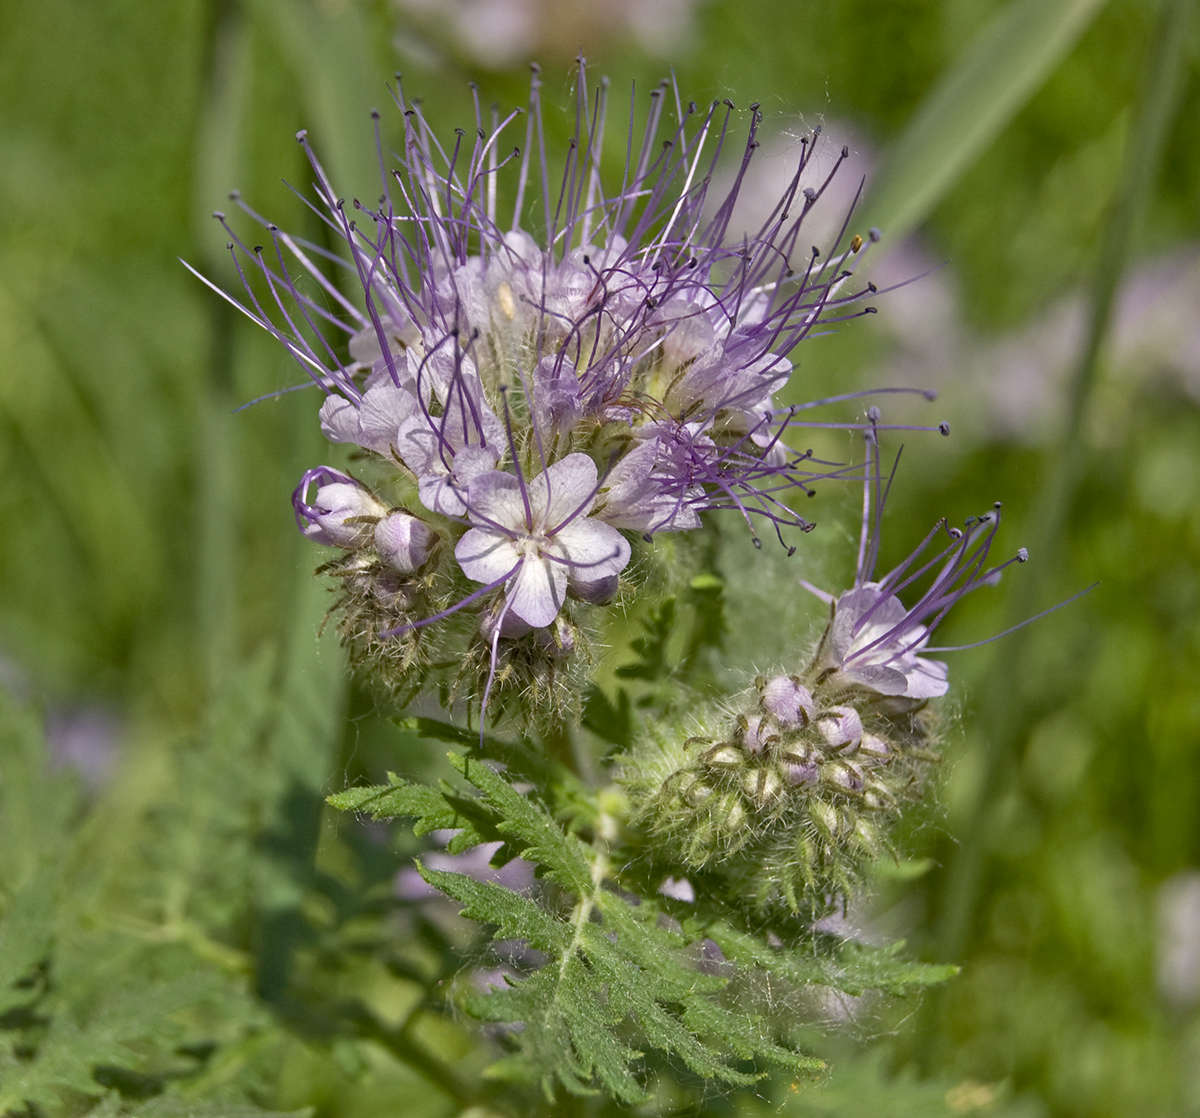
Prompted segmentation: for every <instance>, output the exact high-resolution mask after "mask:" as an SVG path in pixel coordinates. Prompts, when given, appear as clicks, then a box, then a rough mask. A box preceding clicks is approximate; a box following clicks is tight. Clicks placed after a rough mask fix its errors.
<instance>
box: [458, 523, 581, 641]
mask: <svg viewBox="0 0 1200 1118" xmlns="http://www.w3.org/2000/svg"><path fill="white" fill-rule="evenodd" d="M467 534H468V535H470V533H467ZM463 538H464V539H465V538H466V537H465V536H464V537H463ZM464 569H465V568H464ZM566 592H567V571H566V568H565V567H563V566H562V565H561V564H559V563H552V562H551V561H550V560H549V559H545V558H541V557H540V556H536V555H528V556H526V558H525V561H524V562H523V563H522V564H521V569H520V570H519V571H517V575H516V578H514V579H513V581H512V582H511V583H509V585H508V587H507V590H506V597H507V599H508V606H509V611H510V612H511V613H515V614H516V615H517V617H519V618H520V619H521V620H522V621H524V622H525V623H526V624H528V625H532V626H533V627H534V628H535V629H541V628H544V627H545V626H547V625H549V624H550V623H551V622H552V621H553V620H554V619H555V618H556V617H557V616H558V611H559V610H560V609H562V604H563V598H564V597H566Z"/></svg>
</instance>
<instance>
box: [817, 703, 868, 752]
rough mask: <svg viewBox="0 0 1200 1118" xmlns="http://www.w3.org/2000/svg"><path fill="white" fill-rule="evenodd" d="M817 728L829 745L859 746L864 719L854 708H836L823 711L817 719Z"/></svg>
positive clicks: (835, 746)
mask: <svg viewBox="0 0 1200 1118" xmlns="http://www.w3.org/2000/svg"><path fill="white" fill-rule="evenodd" d="M817 728H818V729H819V730H820V731H821V736H822V737H823V738H824V739H825V741H826V743H827V744H828V745H831V746H833V747H834V748H837V747H838V746H847V745H857V743H858V742H859V741H860V740H861V739H862V736H863V727H862V719H861V718H859V716H858V711H856V710H855V709H854V708H853V707H845V706H835V707H830V708H829V709H828V710H823V711H821V713H820V715H819V716H818V717H817Z"/></svg>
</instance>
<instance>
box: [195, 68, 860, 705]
mask: <svg viewBox="0 0 1200 1118" xmlns="http://www.w3.org/2000/svg"><path fill="white" fill-rule="evenodd" d="M672 93H673V89H672V87H670V86H668V85H664V86H663V87H660V88H659V89H657V90H655V91H654V92H653V93H652V94H651V96H650V104H649V111H648V119H647V121H646V123H645V126H644V128H643V129H642V130H641V132H640V138H635V129H634V124H633V121H634V114H635V109H636V101H635V102H634V103H632V104H631V109H630V119H629V129H628V139H627V141H626V144H625V156H624V164H623V166H622V167H620V168H617V169H616V170H619V175H618V174H614V175H611V176H609V175H602V174H601V154H602V149H603V137H604V132H605V122H606V117H607V113H608V99H607V90H606V88H605V87H604V86H601V88H599V89H598V90H596V91H595V94H594V96H592V95H590V94H589V92H588V86H587V80H586V74H585V72H584V70H583V68H582V66H581V67H580V71H579V74H578V96H577V103H576V121H575V130H574V137H573V138H572V140H571V141H570V143H569V145H568V147H567V151H566V153H565V157H564V158H563V160H562V162H561V165H560V166H559V167H558V170H557V173H556V174H555V175H554V181H555V182H557V184H558V185H557V186H555V187H552V185H551V178H552V171H551V167H550V164H549V163H548V161H547V158H546V155H545V148H546V144H545V140H544V135H543V131H544V129H543V113H542V100H541V91H540V83H539V81H538V80H537V78H536V75H535V80H534V83H533V88H532V94H531V99H530V106H529V111H528V113H527V114H525V117H526V119H525V127H524V130H523V132H524V135H523V141H524V142H523V145H522V146H521V147H519V148H517V149H515V150H512V149H505V150H504V151H502V145H504V144H506V143H507V139H506V137H507V134H508V131H509V130H510V129H512V128H513V127H514V125H515V122H516V121H517V119H518V117H519V116H520V115H521V114H520V113H518V112H514V113H512V114H510V115H509V116H507V117H506V118H504V119H500V117H499V114H498V113H497V112H496V111H495V110H493V111H492V113H491V119H490V122H488V123H485V120H484V114H483V113H482V112H481V111H480V109H479V107H478V103H477V107H476V129H475V135H474V138H473V139H468V137H467V136H466V135H465V134H464V133H462V132H461V131H460V132H458V133H457V134H456V138H455V140H454V143H453V145H452V147H450V148H449V149H448V150H447V149H444V148H443V147H442V146H441V145H440V144H439V143H438V141H437V139H436V137H435V136H434V134H433V132H432V130H431V129H430V127H429V126H428V124H427V122H426V120H425V118H424V116H423V115H422V113H421V110H420V108H419V107H418V106H417V105H415V104H413V103H411V102H409V101H408V100H406V98H405V97H404V95H403V93H402V92H397V94H396V101H397V105H398V106H399V108H400V110H401V112H402V119H403V124H404V131H403V140H402V144H401V148H400V151H399V153H398V155H397V156H396V166H395V167H394V168H392V169H390V170H389V169H387V168H386V165H385V164H386V160H385V157H384V150H383V145H382V143H381V144H380V165H381V170H382V172H383V185H384V192H383V194H382V196H381V197H380V199H379V202H378V204H377V205H375V206H370V205H366V204H364V203H361V202H359V201H354V202H353V205H352V206H348V205H347V203H346V202H345V200H344V199H342V198H340V197H339V196H338V194H337V192H336V190H335V188H334V186H333V184H332V183H331V182H330V180H329V178H328V176H327V175H326V173H325V170H324V169H323V167H322V165H321V163H320V162H319V161H318V159H317V158H316V156H315V155H314V153H313V152H312V150H311V149H310V148H309V145H308V141H307V138H306V137H305V135H304V134H303V133H301V134H300V142H301V143H302V144H303V145H304V150H305V152H306V153H307V155H308V157H309V160H310V163H311V167H312V170H313V174H314V176H315V192H316V196H317V202H318V205H316V206H314V207H313V208H314V210H315V211H316V212H317V213H318V214H319V216H320V217H321V218H322V220H323V221H324V222H325V225H326V227H327V229H328V231H329V239H330V241H332V242H333V243H334V244H335V245H336V249H335V250H334V251H330V250H329V249H327V248H324V247H322V246H320V245H318V244H315V243H311V242H308V241H304V240H301V239H299V238H297V237H293V236H291V235H289V234H287V233H284V232H282V231H280V230H279V229H278V228H276V226H274V225H273V224H271V223H270V222H269V221H267V220H266V219H265V218H262V217H260V216H259V215H258V214H256V213H254V212H253V211H252V210H250V209H249V207H247V206H246V205H245V204H244V203H241V202H240V199H239V205H240V206H241V208H242V209H243V210H244V211H245V212H246V213H247V214H249V215H250V216H251V217H252V218H254V219H255V220H257V221H258V222H260V223H261V224H262V225H263V226H264V227H265V228H266V230H267V231H268V232H269V234H270V240H271V246H272V247H271V250H270V251H269V252H268V251H267V250H265V249H263V248H262V247H249V246H248V245H247V244H246V243H245V242H244V241H243V240H242V239H241V237H239V236H238V235H237V234H236V233H235V232H234V231H233V227H232V225H230V224H228V223H226V221H225V218H224V215H218V216H219V217H220V218H221V221H222V223H223V224H225V227H226V229H227V230H228V231H229V236H230V238H231V239H230V249H231V251H232V252H233V256H234V260H235V262H236V263H237V264H238V267H239V269H240V270H241V272H242V275H243V279H244V280H245V282H246V290H247V293H248V297H249V301H248V303H246V304H245V305H243V304H241V303H238V304H237V305H238V306H239V307H240V309H242V310H243V311H244V312H245V313H246V314H248V315H249V316H250V317H251V318H252V319H254V320H255V321H256V322H257V323H258V324H259V325H261V326H262V327H264V328H265V329H267V330H268V331H269V332H270V333H271V334H273V335H274V337H275V338H276V339H278V340H279V341H280V342H281V343H282V344H283V346H284V347H285V348H286V349H287V350H288V352H289V353H290V354H291V355H292V356H293V357H294V358H295V359H296V360H297V361H298V362H299V364H300V365H301V367H302V368H303V369H304V370H305V371H306V372H307V373H308V375H309V376H310V377H311V378H312V379H313V380H314V381H315V382H316V383H317V384H318V385H319V386H320V387H321V388H322V389H323V390H324V392H325V400H324V403H323V404H322V406H321V409H320V422H321V427H322V430H323V431H324V433H325V435H326V436H327V437H328V439H329V440H330V441H331V442H333V443H344V444H348V445H349V446H350V447H352V448H354V450H355V452H356V455H357V461H358V463H359V465H358V466H357V467H356V475H357V476H351V475H349V474H346V473H343V472H342V471H338V470H334V469H332V468H330V467H326V466H322V467H318V468H315V469H313V470H310V471H309V472H308V473H306V474H305V476H304V478H303V479H302V481H301V484H300V486H299V487H298V488H297V490H296V493H295V495H294V501H293V503H294V506H295V510H296V518H297V523H298V524H299V526H300V529H301V531H302V532H303V533H304V534H305V535H306V536H308V537H309V538H311V539H313V540H314V541H316V542H318V543H321V544H324V545H327V546H331V547H335V548H338V549H339V550H340V553H341V554H340V557H339V558H337V559H335V560H333V561H332V562H330V563H329V564H328V565H327V567H326V570H327V571H328V572H329V573H330V574H333V575H335V576H337V577H338V578H339V579H340V580H341V583H342V586H343V596H342V601H341V618H342V627H343V634H344V636H345V637H346V638H347V639H348V641H349V642H350V644H351V646H352V647H353V648H354V649H355V651H356V652H357V653H358V654H359V655H360V657H362V658H365V659H367V660H368V661H370V663H371V664H372V666H373V669H374V671H373V674H375V675H376V676H379V675H380V674H382V675H383V676H385V677H391V678H392V679H393V680H394V681H396V682H404V683H406V684H408V685H411V684H413V682H414V680H415V681H418V682H419V681H420V680H421V679H423V678H424V673H425V671H426V669H427V668H428V667H429V666H430V665H431V664H432V663H433V662H434V661H435V660H437V661H440V662H442V663H443V664H444V663H454V664H456V665H458V684H459V685H460V689H459V691H458V692H457V693H459V694H462V695H465V697H466V698H467V699H468V700H470V701H471V702H472V703H473V704H476V705H478V704H484V703H486V700H487V696H488V694H489V692H493V688H494V692H493V694H494V695H500V696H501V698H503V695H504V694H510V693H513V692H514V691H520V693H522V694H524V695H531V696H532V697H533V699H534V705H536V704H537V702H538V701H541V700H543V699H545V700H548V701H551V702H553V701H555V695H556V691H561V688H558V689H556V687H555V682H556V681H557V680H560V679H561V677H562V673H563V671H564V670H566V669H567V668H568V666H569V665H570V664H571V663H572V662H573V661H577V660H578V659H579V653H580V652H581V650H583V649H584V648H585V647H586V645H587V629H586V625H585V624H584V621H585V619H586V617H587V613H588V610H589V609H590V608H591V607H594V606H598V605H604V604H607V603H610V602H612V601H614V600H615V599H617V598H619V596H620V594H621V592H622V587H623V585H625V584H626V583H627V581H628V577H629V576H628V572H629V570H630V569H631V568H630V562H631V558H632V557H633V556H634V554H635V552H636V551H637V550H638V549H641V548H644V546H645V543H646V541H650V540H652V539H653V537H654V536H655V535H656V534H658V533H660V532H678V531H684V530H689V529H694V528H697V527H699V525H700V515H701V514H702V513H704V512H707V511H710V510H723V509H724V510H735V512H736V513H737V514H739V515H740V516H741V517H742V518H744V520H745V521H746V523H747V524H749V525H750V530H751V532H753V533H754V534H755V539H756V541H757V539H758V532H759V530H760V528H761V527H762V526H763V525H766V526H767V527H768V528H769V529H770V531H771V532H772V534H774V535H776V536H778V537H779V539H780V540H781V541H783V540H784V537H785V535H786V534H787V533H788V532H803V531H806V530H808V528H810V527H811V525H810V524H809V523H808V522H807V521H806V520H805V519H804V518H803V517H802V516H801V515H800V514H799V513H798V512H796V511H795V507H794V506H795V501H794V498H795V497H796V496H798V495H803V494H806V493H809V492H810V491H811V490H810V488H809V486H810V485H811V483H812V482H814V481H816V480H819V479H821V478H823V477H829V476H844V474H845V469H844V468H843V467H840V466H837V465H836V464H831V463H821V462H817V461H814V459H813V457H812V454H811V452H804V451H799V450H796V449H793V448H792V447H791V445H790V444H789V441H788V436H789V434H790V433H791V432H793V431H794V429H795V428H798V427H803V425H804V424H803V422H802V421H801V420H800V419H799V418H798V416H799V414H800V413H801V412H802V411H803V410H804V409H805V408H807V407H810V406H812V405H804V407H788V408H781V407H778V406H776V403H775V396H776V394H777V393H778V392H779V390H780V389H781V388H782V387H783V386H784V385H785V384H786V383H787V381H788V379H789V377H790V376H791V373H792V363H791V361H790V359H789V357H788V355H789V354H790V353H791V351H792V350H793V348H794V347H795V346H796V344H797V343H798V342H800V341H801V340H802V339H804V338H805V337H807V336H808V335H810V334H811V333H812V331H813V330H814V328H816V327H817V326H818V325H821V324H827V323H830V322H835V321H839V320H843V319H845V318H847V317H854V316H856V315H858V314H862V313H867V311H869V310H870V309H871V308H869V307H858V308H857V309H855V306H854V305H855V304H856V303H858V301H859V300H861V299H862V298H863V296H864V295H866V294H867V292H868V290H871V291H873V290H874V288H873V287H870V286H869V285H868V287H863V288H858V287H854V286H851V285H850V280H851V273H852V268H851V265H852V263H853V260H854V258H855V257H856V255H857V254H858V253H859V252H860V250H861V248H862V247H863V244H864V241H863V238H862V237H861V236H858V235H854V236H853V237H847V236H846V229H845V227H843V230H842V234H841V235H840V236H839V238H838V242H837V243H836V244H835V245H833V246H831V247H830V248H829V249H828V251H827V252H825V253H822V252H821V251H819V250H818V249H817V248H809V247H808V246H807V245H803V244H802V242H801V230H802V228H803V226H804V222H805V219H806V217H807V216H808V214H809V213H810V211H811V210H812V208H813V206H815V205H816V204H817V203H818V201H819V199H820V197H821V194H822V192H823V191H824V189H825V188H826V186H827V185H828V182H829V180H830V178H831V177H832V175H833V173H834V172H836V170H837V165H840V163H841V160H838V164H837V165H835V166H834V168H833V170H832V171H830V172H829V174H828V175H826V176H824V177H823V178H822V179H819V180H813V181H810V180H812V176H813V173H812V168H811V166H810V163H811V156H812V152H813V148H814V144H815V143H816V140H817V135H818V133H819V129H818V130H816V131H815V132H814V133H813V134H812V135H810V136H808V137H805V138H804V139H802V140H801V141H800V143H799V145H798V153H797V159H796V167H795V173H794V175H793V177H792V179H791V182H790V184H789V185H788V187H787V189H786V190H785V191H784V193H783V195H782V197H781V198H780V199H779V201H778V203H777V204H776V206H775V208H774V210H773V211H772V212H771V213H770V214H769V215H768V217H767V218H766V220H765V222H764V223H763V224H762V226H761V227H760V228H759V229H757V230H756V231H754V232H753V233H752V234H750V235H746V234H744V233H743V232H742V231H741V230H738V229H734V228H732V227H731V221H732V219H733V214H734V206H735V203H736V201H737V199H738V196H739V191H740V189H741V186H742V183H743V181H744V179H745V176H746V173H747V170H748V168H749V165H750V163H751V160H752V157H753V155H754V152H755V149H756V147H757V144H758V141H757V139H756V136H757V131H758V128H759V124H760V114H759V112H758V109H757V106H752V107H751V113H750V124H749V129H748V133H747V135H746V137H745V141H744V144H741V145H740V155H739V156H737V157H735V158H736V162H735V173H734V175H733V180H732V185H731V186H730V187H729V188H728V189H727V190H726V191H724V192H723V193H721V194H720V196H719V197H716V196H715V194H716V193H717V192H716V191H715V190H711V188H712V184H713V182H714V177H715V175H716V172H717V170H718V167H719V166H720V165H721V164H722V162H723V160H724V157H725V156H726V155H727V154H728V153H729V152H730V150H731V147H732V146H733V141H732V138H731V132H732V128H733V124H734V111H733V106H732V105H731V104H729V103H728V102H726V103H723V104H722V103H719V102H714V103H713V104H712V105H710V106H708V107H707V108H703V109H699V108H697V107H696V105H694V104H689V105H686V106H684V105H682V104H681V103H680V102H679V99H678V96H677V94H676V95H675V96H674V104H673V105H670V106H669V102H670V101H671V99H672ZM377 119H378V118H377ZM377 132H378V125H377ZM846 155H847V153H846V152H845V150H843V152H842V159H844V158H845V157H846ZM606 171H607V168H606ZM502 195H507V196H508V197H509V201H510V204H511V211H510V212H511V219H507V220H506V219H503V218H502V217H501V216H500V208H501V206H500V199H501V196H502ZM539 202H540V204H539ZM505 208H506V211H507V207H505ZM539 210H540V214H539V217H540V221H539V224H540V225H541V228H540V229H538V230H537V234H536V235H535V234H534V233H533V232H530V231H529V227H530V224H531V221H532V219H533V217H534V212H535V211H539ZM352 213H353V215H354V216H351V215H352ZM875 236H876V234H875V233H874V231H872V232H871V237H870V239H874V237H875ZM247 264H248V266H247ZM301 274H302V275H303V276H304V277H305V279H304V283H303V284H301V283H300V282H299V281H298V278H297V277H298V276H299V275H301ZM314 284H315V292H314ZM344 286H345V287H348V288H351V289H353V294H352V295H347V294H345V293H344V292H343V287H344ZM787 546H794V544H788V545H787ZM514 684H515V685H516V686H515V687H514V686H512V685H514ZM564 694H565V693H564Z"/></svg>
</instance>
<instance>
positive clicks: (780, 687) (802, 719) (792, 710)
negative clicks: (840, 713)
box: [762, 675, 817, 726]
mask: <svg viewBox="0 0 1200 1118" xmlns="http://www.w3.org/2000/svg"><path fill="white" fill-rule="evenodd" d="M762 705H763V710H765V711H766V712H767V713H768V714H769V715H771V717H772V718H775V719H776V720H777V721H779V722H782V723H783V724H784V725H785V726H807V725H808V723H809V721H810V720H811V719H812V717H813V715H815V714H816V712H817V708H816V705H815V704H814V703H813V697H812V694H811V693H810V692H809V690H808V688H807V687H805V686H804V685H803V684H802V683H801V682H800V681H799V680H798V679H796V677H795V676H787V675H777V676H776V677H775V678H774V679H769V680H767V682H766V683H764V684H763V687H762Z"/></svg>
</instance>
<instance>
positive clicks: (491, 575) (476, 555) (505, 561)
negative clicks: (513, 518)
mask: <svg viewBox="0 0 1200 1118" xmlns="http://www.w3.org/2000/svg"><path fill="white" fill-rule="evenodd" d="M454 557H455V559H457V560H458V565H459V566H460V567H462V571H463V574H465V575H466V576H467V578H471V579H474V580H475V581H476V582H496V581H497V580H498V579H502V578H504V577H506V576H507V575H509V574H511V573H512V572H513V569H514V568H515V567H516V565H517V564H518V563H519V562H520V561H521V553H520V551H518V550H517V548H516V546H515V545H514V544H513V541H512V540H510V539H509V538H508V536H505V535H501V534H500V533H499V532H491V531H488V529H486V528H471V529H470V530H469V531H468V532H467V533H466V535H464V536H463V538H462V539H461V540H459V541H458V544H457V546H456V547H455V548H454Z"/></svg>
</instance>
